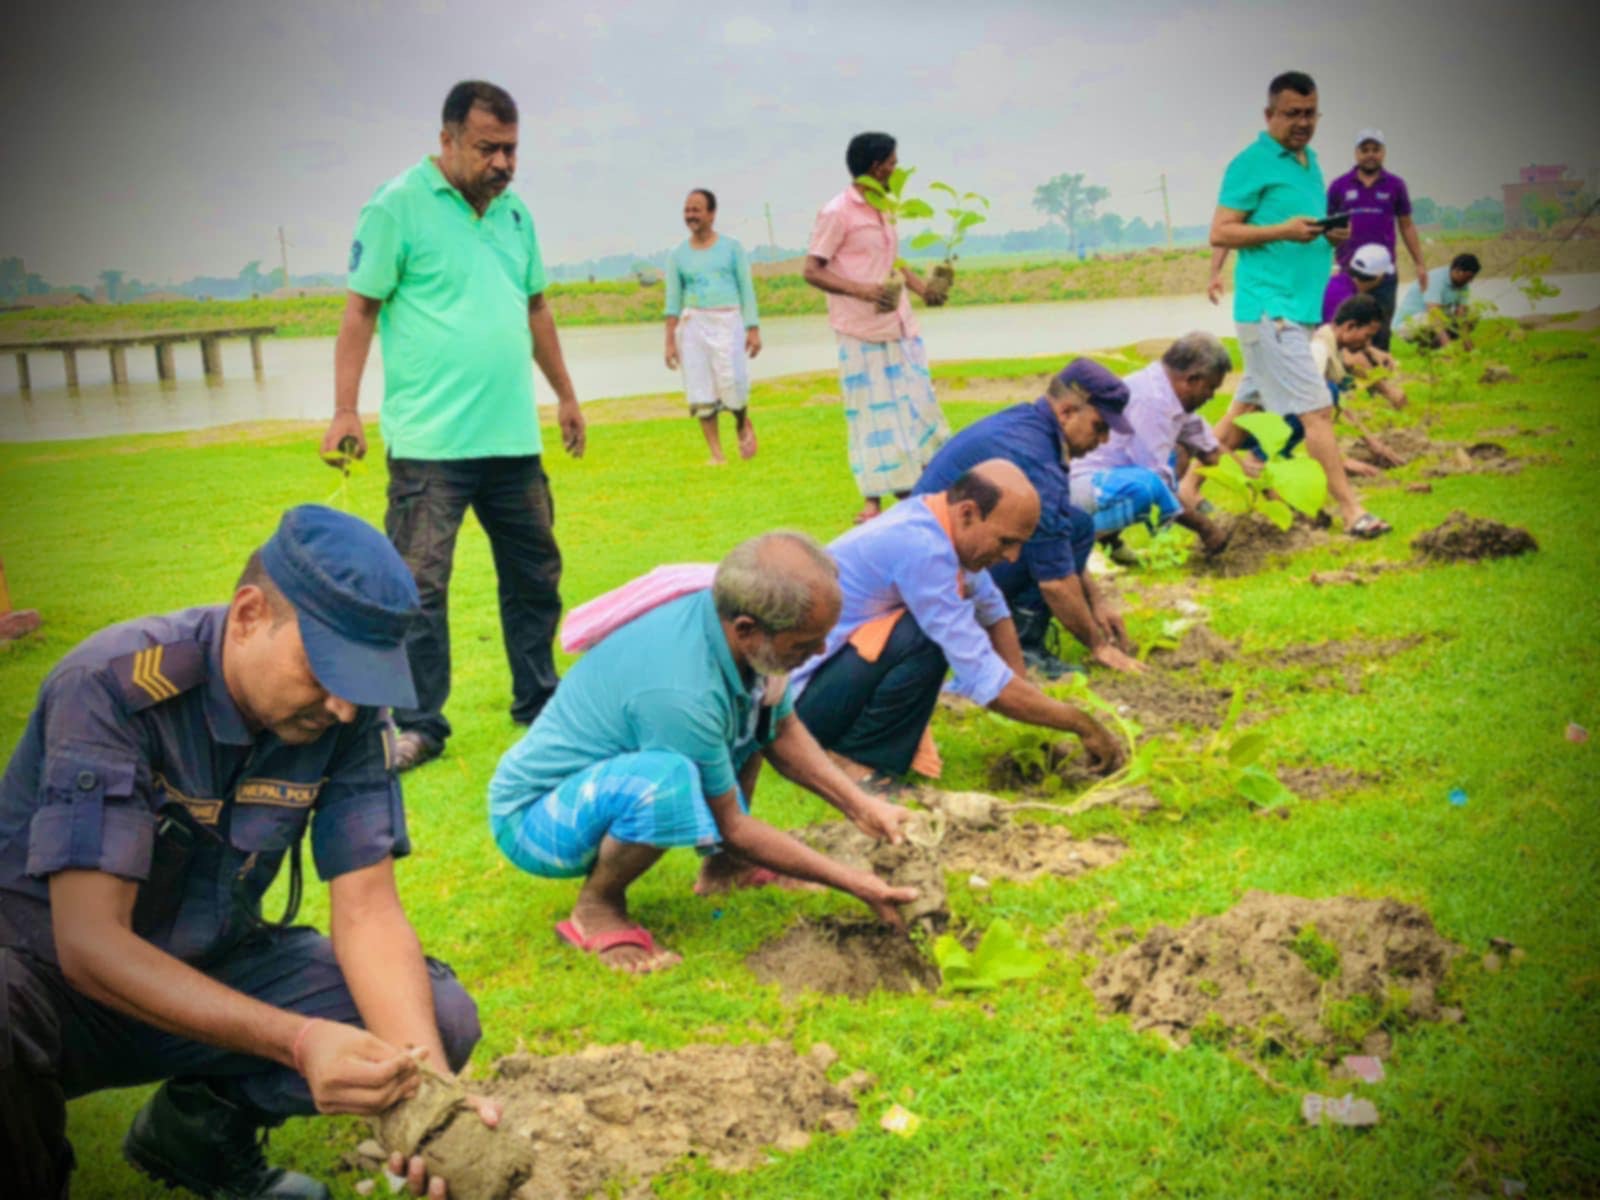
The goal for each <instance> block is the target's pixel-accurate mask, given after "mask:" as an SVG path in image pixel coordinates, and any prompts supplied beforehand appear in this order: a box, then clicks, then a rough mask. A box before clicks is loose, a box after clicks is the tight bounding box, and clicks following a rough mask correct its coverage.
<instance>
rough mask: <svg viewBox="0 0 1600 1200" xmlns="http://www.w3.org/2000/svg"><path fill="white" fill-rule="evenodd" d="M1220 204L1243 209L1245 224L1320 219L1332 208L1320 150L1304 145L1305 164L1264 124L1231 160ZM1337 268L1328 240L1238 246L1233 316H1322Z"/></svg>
mask: <svg viewBox="0 0 1600 1200" xmlns="http://www.w3.org/2000/svg"><path fill="white" fill-rule="evenodd" d="M1217 203H1218V204H1220V205H1221V206H1222V207H1223V208H1236V209H1238V210H1239V211H1240V212H1242V213H1245V214H1246V216H1245V224H1246V225H1277V224H1279V223H1280V222H1283V221H1287V220H1289V219H1290V218H1291V217H1320V216H1323V215H1324V214H1325V212H1326V210H1327V199H1326V197H1325V195H1324V194H1323V187H1322V167H1321V166H1319V165H1318V163H1317V152H1316V151H1315V150H1313V149H1312V148H1311V147H1310V146H1307V147H1306V164H1305V166H1303V167H1302V166H1301V165H1300V163H1299V161H1298V160H1297V159H1296V158H1295V156H1294V154H1293V153H1291V152H1290V151H1288V150H1285V149H1284V148H1283V147H1282V146H1281V145H1279V144H1278V143H1277V142H1276V141H1274V140H1273V138H1272V136H1271V135H1270V134H1268V133H1267V132H1266V130H1262V131H1261V133H1260V134H1259V135H1258V136H1257V137H1256V140H1255V141H1254V142H1252V143H1250V145H1248V146H1246V147H1245V148H1244V149H1243V150H1242V151H1240V153H1239V155H1238V156H1237V157H1236V158H1235V159H1234V160H1233V161H1232V162H1231V163H1229V164H1228V170H1227V171H1226V173H1224V175H1223V176H1222V194H1221V195H1220V196H1218V197H1217ZM1332 266H1333V247H1332V246H1331V245H1330V244H1329V243H1328V239H1327V238H1317V239H1316V240H1315V241H1310V242H1269V243H1268V244H1267V245H1265V246H1249V247H1246V248H1245V249H1243V250H1240V251H1239V264H1238V266H1237V267H1236V268H1235V269H1234V273H1233V319H1234V320H1235V321H1243V322H1249V321H1259V320H1261V318H1262V317H1283V318H1286V319H1287V320H1290V321H1299V322H1300V323H1301V324H1304V325H1315V324H1317V323H1318V322H1320V321H1321V320H1322V290H1323V288H1325V287H1326V286H1327V284H1328V273H1329V272H1330V271H1331V270H1332Z"/></svg>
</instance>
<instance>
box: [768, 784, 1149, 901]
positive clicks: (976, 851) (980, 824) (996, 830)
mask: <svg viewBox="0 0 1600 1200" xmlns="http://www.w3.org/2000/svg"><path fill="white" fill-rule="evenodd" d="M923 798H924V800H925V802H926V803H928V804H930V805H932V806H937V807H938V808H939V810H940V811H939V817H940V818H942V819H937V820H933V821H928V822H926V823H924V824H923V825H922V828H923V829H925V830H928V831H929V832H930V834H931V833H933V832H934V831H937V833H936V837H937V840H934V838H933V837H931V836H930V837H927V838H925V839H924V841H927V842H932V843H933V844H931V845H927V846H925V847H923V848H922V850H923V853H924V854H925V855H926V856H927V859H928V861H930V862H932V863H933V864H935V865H936V866H937V867H938V868H939V870H940V871H941V873H942V872H946V871H956V872H960V873H963V874H972V875H982V876H983V877H984V878H986V879H1010V880H1014V881H1016V882H1018V883H1031V882H1032V881H1033V880H1035V879H1038V878H1039V877H1040V876H1041V875H1057V876H1062V877H1065V878H1071V877H1072V876H1075V875H1082V874H1084V873H1085V872H1086V871H1092V870H1095V869H1096V868H1098V867H1104V866H1109V865H1110V864H1112V863H1114V862H1116V861H1117V859H1119V858H1121V857H1122V854H1123V852H1124V851H1125V850H1127V848H1128V845H1127V843H1126V842H1124V841H1122V839H1120V838H1114V837H1108V836H1101V837H1094V838H1089V839H1088V840H1080V839H1078V838H1075V837H1073V836H1072V831H1071V830H1069V829H1066V828H1064V827H1063V826H1060V825H1041V824H1039V823H1038V822H1035V821H1017V820H1013V819H1012V817H1011V816H1010V815H1009V814H1008V812H1007V808H1008V807H1009V806H1007V805H1006V804H1005V803H1004V802H1003V801H1001V800H999V799H998V798H996V797H993V796H985V795H983V793H981V792H959V793H955V794H954V800H955V803H953V804H950V805H945V804H942V803H941V794H940V793H933V792H928V793H924V794H923ZM985 801H986V802H987V804H985V803H983V802H985ZM1041 807H1043V806H1041ZM799 836H800V839H801V840H802V841H804V842H806V843H808V844H809V845H811V846H812V847H813V848H815V849H817V850H820V851H822V853H824V854H826V855H828V856H829V857H830V858H833V859H836V860H838V861H839V862H842V863H846V864H849V865H850V866H860V867H866V868H868V869H870V870H873V871H875V872H877V874H879V875H882V876H884V877H886V878H893V876H891V875H890V872H889V871H886V870H885V869H884V865H883V864H884V863H885V861H886V860H887V861H888V862H890V863H893V862H894V861H895V860H896V857H897V855H898V853H899V852H900V851H903V850H904V849H905V847H903V846H889V845H886V844H884V843H882V842H874V841H873V840H872V839H871V838H869V837H867V835H866V834H864V833H862V832H861V831H860V830H859V829H857V828H856V827H855V826H854V825H852V824H850V823H849V822H848V821H830V822H828V823H827V824H825V825H813V826H812V827H811V828H809V829H804V830H800V831H799ZM910 836H911V837H917V836H918V833H917V830H916V829H915V828H914V829H913V830H912V832H911V835H910ZM891 869H892V868H891ZM895 882H896V883H898V882H899V879H898V878H896V879H895ZM939 890H940V894H941V897H942V896H943V893H944V881H943V880H942V879H941V880H940V882H939Z"/></svg>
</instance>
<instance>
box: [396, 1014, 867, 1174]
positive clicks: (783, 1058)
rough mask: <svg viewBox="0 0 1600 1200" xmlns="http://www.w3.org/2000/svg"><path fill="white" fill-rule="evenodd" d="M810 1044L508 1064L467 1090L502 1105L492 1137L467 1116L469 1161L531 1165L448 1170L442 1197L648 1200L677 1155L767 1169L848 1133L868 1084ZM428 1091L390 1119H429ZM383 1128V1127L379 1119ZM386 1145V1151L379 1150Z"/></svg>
mask: <svg viewBox="0 0 1600 1200" xmlns="http://www.w3.org/2000/svg"><path fill="white" fill-rule="evenodd" d="M837 1057H838V1056H837V1055H836V1054H835V1053H834V1052H833V1050H832V1049H831V1048H830V1047H828V1046H827V1045H825V1044H822V1043H819V1044H818V1045H816V1046H814V1047H812V1051H811V1053H810V1054H805V1055H801V1054H796V1053H795V1052H794V1050H793V1049H792V1048H791V1047H789V1046H787V1045H785V1044H783V1043H777V1042H774V1043H768V1044H765V1045H754V1046H687V1047H684V1048H683V1049H681V1050H672V1051H658V1052H655V1053H649V1052H646V1051H645V1050H644V1048H643V1047H641V1046H639V1045H637V1044H634V1045H631V1046H590V1047H588V1048H587V1049H585V1050H583V1051H580V1052H579V1053H577V1054H572V1055H561V1056H557V1057H548V1058H547V1057H540V1056H537V1055H529V1054H514V1055H511V1056H509V1057H507V1058H503V1059H501V1060H500V1061H499V1062H498V1063H497V1064H496V1071H497V1074H496V1077H495V1078H493V1079H490V1080H487V1081H485V1082H482V1083H475V1084H474V1085H473V1088H474V1090H475V1091H477V1092H479V1093H482V1094H485V1095H488V1096H491V1097H493V1098H494V1099H496V1100H498V1101H499V1102H500V1103H501V1105H502V1106H503V1115H502V1117H501V1121H500V1128H499V1130H498V1131H491V1130H489V1129H486V1128H485V1127H484V1126H483V1125H482V1124H481V1122H479V1121H478V1118H477V1116H476V1115H475V1114H472V1113H470V1112H469V1113H467V1114H466V1117H467V1118H469V1119H470V1120H467V1121H464V1122H463V1123H464V1124H465V1126H466V1129H467V1131H468V1132H469V1133H470V1134H471V1153H472V1156H473V1157H474V1158H477V1159H481V1160H482V1161H483V1162H485V1163H488V1162H494V1161H498V1159H499V1158H501V1157H503V1156H504V1155H505V1154H506V1153H507V1152H508V1151H507V1150H506V1149H504V1148H502V1147H506V1148H515V1149H514V1151H512V1152H514V1153H516V1154H518V1155H519V1156H520V1158H521V1160H522V1161H525V1162H526V1163H527V1165H528V1174H526V1175H525V1176H524V1177H523V1179H522V1180H521V1181H519V1182H518V1184H517V1185H516V1186H515V1187H514V1188H512V1189H510V1190H506V1189H504V1188H503V1187H498V1185H496V1186H495V1187H489V1188H485V1187H484V1186H483V1185H482V1184H481V1182H480V1179H479V1176H478V1175H477V1174H474V1173H473V1164H472V1163H471V1162H470V1161H469V1162H466V1163H465V1166H466V1171H465V1172H463V1171H462V1168H461V1166H459V1165H453V1166H452V1167H451V1173H450V1175H449V1176H448V1178H449V1180H450V1195H451V1196H453V1197H461V1200H533V1198H534V1197H537V1198H538V1200H579V1198H580V1197H588V1196H595V1195H601V1196H622V1197H627V1198H629V1200H633V1198H635V1197H647V1196H651V1195H653V1194H654V1193H653V1191H652V1190H651V1183H650V1181H651V1179H652V1177H654V1176H655V1175H658V1174H660V1173H661V1172H662V1171H663V1170H665V1169H667V1168H668V1167H669V1166H671V1164H672V1163H674V1162H676V1161H677V1160H679V1159H681V1158H683V1157H684V1156H685V1155H694V1156H696V1157H700V1158H703V1159H705V1160H706V1161H707V1162H708V1163H709V1164H710V1165H711V1166H712V1167H713V1168H714V1169H716V1170H719V1171H742V1170H749V1169H750V1168H752V1167H757V1166H761V1165H762V1164H764V1163H765V1162H766V1159H767V1151H768V1149H769V1148H772V1147H776V1148H777V1149H779V1150H786V1151H794V1150H799V1149H802V1148H803V1147H804V1146H805V1145H807V1144H808V1143H809V1142H810V1140H811V1138H812V1136H813V1135H814V1134H815V1133H817V1132H826V1133H841V1132H844V1131H846V1130H849V1129H853V1128H854V1127H855V1125H856V1121H857V1114H856V1104H855V1100H854V1098H853V1097H854V1092H855V1091H857V1090H860V1089H861V1088H862V1087H865V1086H868V1084H870V1082H871V1081H870V1077H868V1076H866V1075H864V1073H858V1075H856V1076H852V1077H850V1078H849V1079H846V1080H845V1081H844V1082H843V1083H841V1084H838V1085H835V1084H831V1083H829V1082H828V1077H827V1074H826V1071H827V1068H828V1067H829V1066H831V1065H832V1064H833V1063H834V1062H835V1061H836V1059H837ZM426 1099H427V1096H426V1093H424V1094H423V1095H421V1096H419V1097H418V1099H417V1100H413V1101H409V1102H406V1103H404V1104H401V1105H399V1106H397V1107H396V1108H395V1109H394V1110H393V1112H394V1114H395V1115H396V1119H397V1121H413V1120H414V1118H412V1117H411V1116H409V1115H408V1114H410V1113H411V1112H412V1111H413V1110H419V1111H426V1107H427V1106H426V1103H425V1101H426ZM384 1120H385V1122H389V1117H388V1116H385V1118H384ZM386 1144H387V1143H386Z"/></svg>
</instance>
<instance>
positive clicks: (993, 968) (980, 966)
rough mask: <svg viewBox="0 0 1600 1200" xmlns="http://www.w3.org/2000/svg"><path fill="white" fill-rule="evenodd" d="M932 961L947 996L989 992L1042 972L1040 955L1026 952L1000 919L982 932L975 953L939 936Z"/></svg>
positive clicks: (1013, 930)
mask: <svg viewBox="0 0 1600 1200" xmlns="http://www.w3.org/2000/svg"><path fill="white" fill-rule="evenodd" d="M933 960H934V962H936V963H938V964H939V974H940V977H941V978H942V980H943V983H942V984H941V985H940V987H941V990H943V991H947V992H990V991H993V990H994V989H995V988H997V987H999V986H1000V985H1001V984H1003V983H1010V982H1012V981H1014V980H1018V979H1032V978H1033V977H1034V976H1035V975H1037V974H1038V973H1039V972H1040V971H1042V970H1044V955H1042V954H1039V953H1037V952H1036V951H1033V950H1030V949H1028V946H1027V943H1025V942H1024V941H1023V940H1022V938H1021V937H1020V936H1019V935H1018V934H1017V931H1016V930H1015V929H1013V928H1012V927H1011V922H1010V921H1007V920H1006V919H1005V918H1004V917H1001V918H999V919H997V920H996V921H995V922H994V924H992V925H990V926H989V928H988V929H986V930H985V931H984V934H983V939H982V940H981V941H980V942H979V943H978V948H977V949H976V950H968V949H967V948H966V947H965V946H963V945H962V944H961V943H960V942H959V941H957V940H956V939H955V938H953V937H951V936H950V935H949V934H943V935H941V936H940V937H939V938H938V939H937V940H936V941H935V942H934V943H933Z"/></svg>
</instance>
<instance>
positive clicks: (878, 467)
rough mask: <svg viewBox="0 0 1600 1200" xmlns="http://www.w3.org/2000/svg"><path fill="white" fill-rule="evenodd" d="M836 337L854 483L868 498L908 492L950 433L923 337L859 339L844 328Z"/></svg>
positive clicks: (840, 384)
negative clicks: (884, 339) (937, 395)
mask: <svg viewBox="0 0 1600 1200" xmlns="http://www.w3.org/2000/svg"><path fill="white" fill-rule="evenodd" d="M835 336H836V337H837V338H838V341H839V387H840V390H841V391H842V392H843V393H844V418H845V422H846V424H847V425H848V426H849V428H850V470H851V471H852V472H853V473H854V474H855V477H856V486H857V487H858V488H860V489H861V494H862V495H863V496H869V497H870V496H892V495H895V494H896V493H899V492H909V491H910V490H911V489H912V488H914V487H915V486H916V484H917V480H918V479H920V478H921V477H922V468H923V467H925V466H927V465H928V461H929V460H930V459H932V458H933V454H934V451H936V450H937V449H938V448H939V447H940V446H942V445H943V444H944V442H945V440H946V439H947V438H949V436H950V425H949V423H948V422H947V421H946V420H945V418H944V411H943V410H942V409H941V408H940V407H939V401H938V399H937V398H936V397H935V396H934V394H933V376H931V375H930V374H928V352H927V351H926V350H925V349H924V348H923V345H922V339H921V338H920V337H916V338H901V339H899V340H898V341H893V342H864V341H862V340H861V339H860V338H854V337H851V336H850V335H849V334H845V333H840V334H836V335H835Z"/></svg>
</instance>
